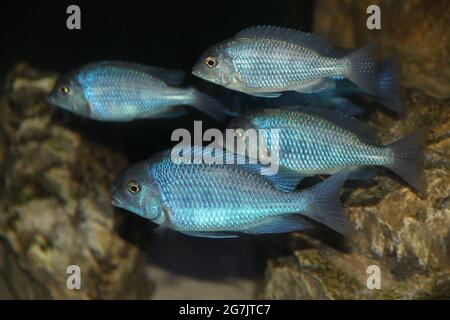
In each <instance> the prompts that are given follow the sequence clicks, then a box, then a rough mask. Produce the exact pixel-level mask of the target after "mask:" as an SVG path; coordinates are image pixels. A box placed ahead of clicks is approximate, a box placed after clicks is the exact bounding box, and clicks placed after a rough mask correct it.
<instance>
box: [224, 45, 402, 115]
mask: <svg viewBox="0 0 450 320" xmlns="http://www.w3.org/2000/svg"><path fill="white" fill-rule="evenodd" d="M345 52H348V51H347V50H346V51H345ZM330 81H332V84H331V85H329V86H328V87H327V89H326V90H322V91H319V92H311V93H301V92H295V91H289V92H284V93H283V94H282V95H281V96H280V97H278V98H274V99H264V98H259V97H255V96H250V95H245V94H240V93H238V92H236V91H231V90H230V91H228V92H227V94H226V96H225V98H226V99H224V101H227V102H228V101H229V102H228V103H227V105H229V106H230V107H233V108H234V109H235V111H236V112H235V113H243V112H245V111H249V110H255V109H263V108H276V107H279V106H297V105H302V106H315V107H323V108H332V109H334V110H337V111H340V112H342V113H345V114H347V115H350V116H358V115H361V114H363V113H364V112H365V111H366V109H364V108H363V107H361V106H359V105H358V104H356V103H354V102H353V101H352V100H351V99H350V98H351V97H352V96H355V95H364V96H368V97H370V98H373V99H374V100H375V101H376V102H378V103H380V104H381V105H382V106H384V107H385V108H387V109H390V110H392V111H394V112H396V113H399V114H401V113H402V112H403V101H402V94H401V90H400V83H399V66H398V63H397V61H396V60H395V59H394V58H393V57H390V58H387V59H385V60H384V61H383V62H382V63H381V64H380V66H379V70H378V77H377V82H378V89H377V92H376V94H372V93H371V92H369V91H367V90H364V89H362V88H360V87H359V86H357V85H356V84H354V83H353V82H351V81H350V80H348V79H345V78H339V77H338V78H336V79H330Z"/></svg>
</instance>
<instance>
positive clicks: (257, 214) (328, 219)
mask: <svg viewBox="0 0 450 320" xmlns="http://www.w3.org/2000/svg"><path fill="white" fill-rule="evenodd" d="M185 148H186V147H183V152H186V151H187V152H188V154H190V155H196V158H195V159H196V160H197V159H198V158H197V156H198V155H199V151H205V150H207V152H203V153H202V155H211V154H212V153H211V152H215V151H217V150H216V149H213V148H211V147H204V148H199V149H200V150H197V149H198V148H195V147H194V148H193V149H188V150H186V149H185ZM176 151H181V150H175V154H179V152H176ZM172 155H173V153H171V152H170V150H168V151H166V152H164V153H162V154H159V155H155V156H154V157H152V158H151V159H148V160H146V161H143V162H141V163H138V164H136V165H134V166H132V167H130V168H129V169H127V170H126V171H125V172H124V173H123V174H122V175H121V176H120V177H119V179H118V180H117V181H116V183H115V184H114V186H113V189H112V194H113V205H115V206H117V207H121V208H124V209H127V210H130V211H132V212H134V213H136V214H138V215H139V216H141V217H144V218H146V219H150V220H152V221H154V222H156V223H157V224H159V225H161V226H163V227H167V228H170V229H174V230H177V231H179V232H182V233H185V234H188V235H191V236H197V237H210V238H230V237H236V236H238V234H239V233H248V234H271V233H285V232H293V231H298V230H305V229H309V228H312V227H313V225H312V224H311V223H310V219H312V220H315V221H317V222H320V223H322V224H325V225H327V226H328V227H330V228H332V229H334V230H336V231H338V232H340V233H346V232H347V231H348V220H346V219H345V217H344V216H343V212H342V209H341V204H340V190H341V188H342V185H343V184H344V182H345V179H346V178H347V175H348V170H343V171H341V172H339V173H337V174H335V175H333V176H332V177H330V178H328V179H326V180H325V181H323V182H321V183H320V184H318V185H316V186H314V187H312V188H310V189H307V190H303V191H301V192H292V193H288V192H284V191H283V190H281V189H280V188H278V187H276V186H274V185H273V184H272V183H271V181H270V179H269V178H268V177H267V176H264V175H262V174H261V171H260V170H261V169H262V167H261V166H260V165H259V164H249V163H248V162H247V163H246V164H236V163H237V161H240V160H241V159H239V158H238V156H237V155H234V154H230V153H227V152H224V158H222V160H225V159H232V160H234V163H235V164H220V163H210V162H209V161H208V162H205V161H203V162H202V161H200V162H194V163H187V164H186V163H184V161H183V160H184V158H181V159H180V158H174V157H172ZM229 156H231V157H234V158H229ZM202 159H203V158H202ZM130 185H131V186H133V188H132V189H131V188H130ZM306 217H307V218H308V219H306Z"/></svg>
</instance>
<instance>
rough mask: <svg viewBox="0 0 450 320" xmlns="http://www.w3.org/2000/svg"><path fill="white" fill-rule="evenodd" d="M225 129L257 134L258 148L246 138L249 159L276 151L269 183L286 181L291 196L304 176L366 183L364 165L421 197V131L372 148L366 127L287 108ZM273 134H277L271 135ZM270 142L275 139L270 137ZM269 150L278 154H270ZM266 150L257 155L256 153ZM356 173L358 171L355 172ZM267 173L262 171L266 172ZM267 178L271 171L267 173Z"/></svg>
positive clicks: (327, 113) (247, 117) (238, 120)
mask: <svg viewBox="0 0 450 320" xmlns="http://www.w3.org/2000/svg"><path fill="white" fill-rule="evenodd" d="M228 128H232V129H237V130H244V131H245V130H248V129H250V128H252V129H256V130H257V131H258V132H259V130H260V129H265V131H263V130H262V131H261V132H260V134H262V137H260V139H261V140H262V144H261V146H259V145H258V144H255V143H253V144H250V143H249V141H248V139H246V135H245V134H243V133H239V134H236V136H237V137H238V139H246V140H245V142H244V141H243V142H244V145H245V148H244V149H242V150H241V151H238V152H240V153H241V156H242V155H244V154H243V153H244V152H246V153H247V155H253V156H252V157H255V156H259V155H260V151H261V150H263V151H264V152H266V150H267V151H269V152H270V153H272V152H273V151H278V152H277V154H278V158H277V159H276V161H277V163H278V165H279V171H278V173H277V174H276V175H273V176H272V177H271V179H273V180H274V181H276V180H277V179H279V178H281V179H283V180H286V181H288V180H290V181H291V185H287V186H286V189H287V190H286V191H290V190H292V189H294V188H295V187H296V185H297V184H298V183H299V182H300V181H301V179H303V178H304V177H309V176H313V175H317V174H325V175H327V174H334V173H336V172H338V171H340V170H342V169H344V168H354V169H353V172H352V173H351V174H350V176H349V177H351V178H353V179H358V178H367V176H368V173H367V169H364V168H363V167H364V166H382V167H386V168H389V169H391V170H392V171H394V172H395V173H396V174H397V175H399V176H400V177H401V178H403V179H404V180H406V181H407V182H408V183H409V184H411V185H412V186H413V187H414V188H415V189H417V190H418V191H419V192H421V193H425V190H426V183H425V178H424V176H423V153H422V147H423V143H424V140H425V135H426V131H425V129H420V130H417V132H415V133H413V134H411V135H410V136H408V137H406V138H404V139H402V140H399V141H397V142H394V143H393V144H390V145H387V146H379V145H376V144H375V143H374V140H375V139H374V138H375V137H374V136H375V133H374V131H373V128H371V127H370V126H368V125H367V124H365V123H363V122H361V121H359V120H357V119H354V118H351V117H348V116H346V115H343V114H341V113H338V112H336V111H333V112H332V111H330V110H329V109H322V108H318V107H288V108H278V109H266V110H257V111H251V112H249V113H247V114H244V115H242V116H240V117H238V118H235V119H233V120H232V121H231V122H230V123H229V125H228ZM273 129H276V130H277V134H276V135H274V134H271V130H273ZM272 137H273V138H272ZM273 146H276V147H277V150H273ZM261 147H263V148H265V149H261V150H259V148H261ZM357 168H359V170H355V169H357ZM267 170H269V169H266V171H267ZM269 173H270V172H269Z"/></svg>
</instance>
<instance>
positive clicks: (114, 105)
mask: <svg viewBox="0 0 450 320" xmlns="http://www.w3.org/2000/svg"><path fill="white" fill-rule="evenodd" d="M78 77H79V82H80V83H81V85H82V87H83V89H84V92H85V95H86V98H87V99H88V101H90V103H91V105H92V106H93V110H95V113H96V114H98V116H100V115H101V116H102V117H105V116H112V115H114V114H116V113H121V114H122V116H123V118H132V117H133V116H135V115H136V114H143V113H145V114H146V115H147V116H151V115H152V113H153V114H155V113H158V112H159V111H160V110H159V109H158V108H160V107H166V106H171V105H173V101H172V100H171V99H170V98H172V99H173V98H177V97H179V98H180V100H182V99H183V98H184V99H186V96H187V91H186V90H185V89H179V88H172V87H169V86H168V85H167V84H165V83H164V82H163V81H161V80H159V79H157V78H154V77H151V76H150V75H147V74H145V73H143V72H136V71H133V70H126V69H125V70H124V69H123V68H117V67H109V68H104V67H103V66H98V67H94V68H88V69H86V70H85V71H84V72H80V73H79V75H78ZM130 84H133V85H132V86H130ZM152 111H153V112H152Z"/></svg>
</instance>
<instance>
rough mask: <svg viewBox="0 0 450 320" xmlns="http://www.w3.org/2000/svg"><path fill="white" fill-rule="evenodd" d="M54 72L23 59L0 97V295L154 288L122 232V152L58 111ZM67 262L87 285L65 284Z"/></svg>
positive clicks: (112, 293)
mask: <svg viewBox="0 0 450 320" xmlns="http://www.w3.org/2000/svg"><path fill="white" fill-rule="evenodd" d="M54 81H55V76H54V75H45V74H42V73H40V72H37V71H35V70H33V69H31V68H29V67H28V66H26V65H20V66H18V67H17V68H16V69H15V70H14V71H13V72H12V73H11V75H10V76H9V78H8V80H7V81H6V87H5V89H4V92H5V94H4V95H3V98H2V100H1V107H0V109H1V116H0V122H1V134H0V155H1V156H0V170H1V173H0V176H1V177H2V183H1V190H2V192H1V197H0V239H1V242H0V257H1V259H0V298H20V299H44V298H56V299H66V298H69V299H74V298H75V299H90V298H149V297H150V294H151V292H152V285H151V283H149V282H148V281H147V280H146V275H145V270H144V269H145V264H144V257H143V256H142V253H141V251H140V250H138V249H137V248H136V247H135V246H134V245H132V244H130V243H128V242H127V241H125V240H123V239H122V238H121V237H120V236H119V235H118V232H117V228H118V226H119V225H120V223H121V219H120V217H119V216H117V215H116V214H115V211H114V210H113V208H112V206H111V204H110V196H109V187H110V185H111V183H112V181H113V180H114V179H115V176H116V175H117V173H118V172H119V171H120V170H121V169H123V168H124V167H125V166H126V161H125V159H124V158H123V156H121V155H119V154H118V153H117V152H115V151H113V150H111V149H109V148H107V147H105V146H102V145H99V144H96V143H95V142H92V141H89V139H87V138H86V137H83V136H82V135H81V134H80V132H79V131H76V130H74V129H72V128H70V127H69V126H65V125H64V124H63V123H62V121H61V120H56V119H55V117H54V111H55V108H54V107H51V106H49V105H47V104H46V103H45V102H44V100H43V97H44V93H46V92H48V91H49V90H50V88H51V86H52V84H53V83H54ZM69 265H78V266H79V267H80V268H81V286H82V289H81V290H68V289H67V287H66V281H67V277H68V274H67V273H66V268H67V267H68V266H69Z"/></svg>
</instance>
